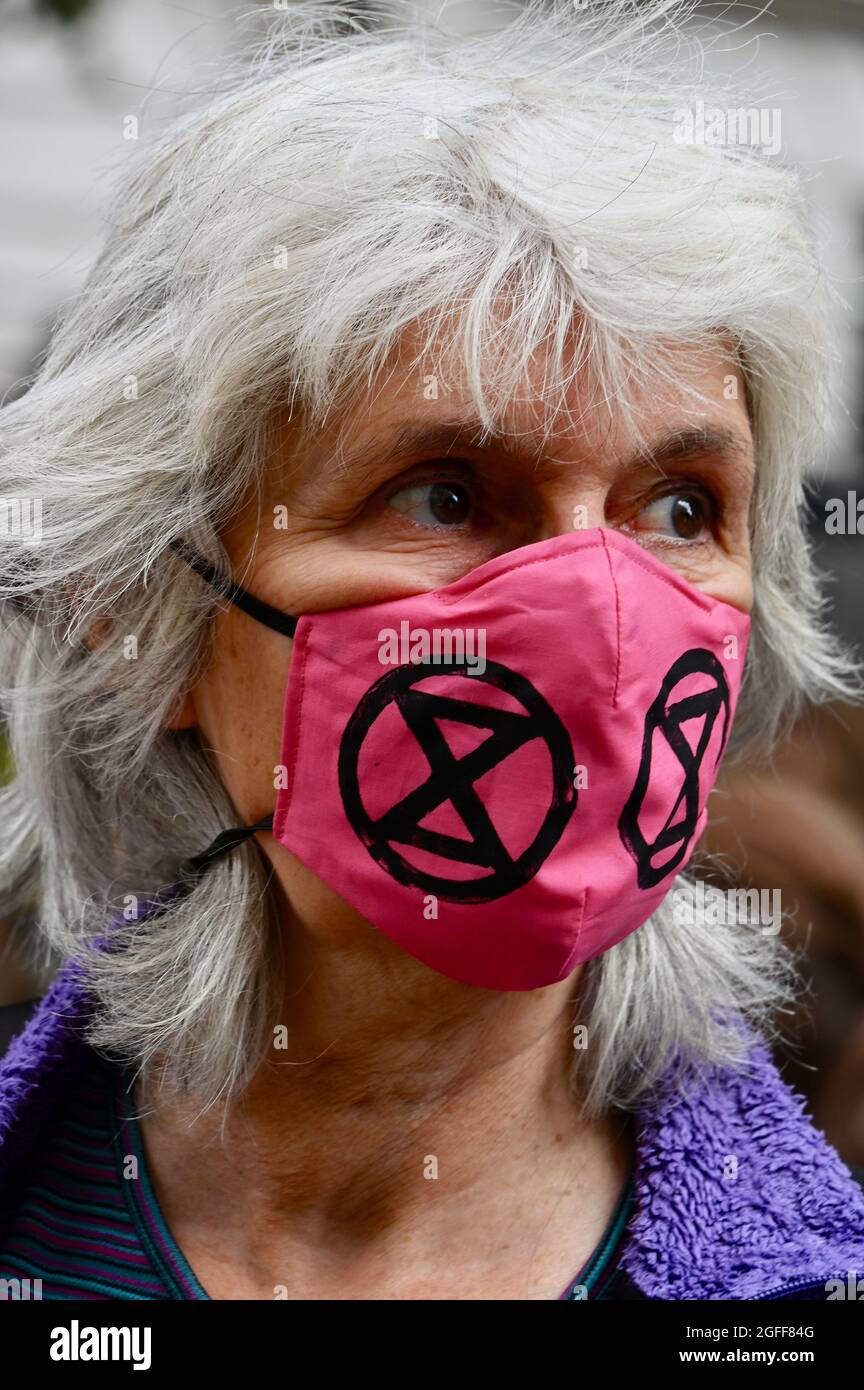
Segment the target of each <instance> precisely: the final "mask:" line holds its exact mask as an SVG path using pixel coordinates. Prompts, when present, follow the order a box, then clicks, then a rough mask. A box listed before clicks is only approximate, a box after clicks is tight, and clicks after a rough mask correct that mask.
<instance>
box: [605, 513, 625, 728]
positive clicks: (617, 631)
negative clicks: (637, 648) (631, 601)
mask: <svg viewBox="0 0 864 1390" xmlns="http://www.w3.org/2000/svg"><path fill="white" fill-rule="evenodd" d="M603 549H604V550H605V552H606V563H607V564H608V566H609V578H610V579H611V580H612V589H613V591H614V593H615V657H616V660H615V683H614V685H613V687H612V708H613V709H617V708H618V690H619V687H620V682H621V594H620V591H619V589H618V581H617V580H616V578H615V570H614V569H613V567H612V556H611V555H610V554H609V546H608V545H607V544H606V542H605V541H604V542H603Z"/></svg>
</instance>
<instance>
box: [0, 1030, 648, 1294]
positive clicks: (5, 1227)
mask: <svg viewBox="0 0 864 1390" xmlns="http://www.w3.org/2000/svg"><path fill="white" fill-rule="evenodd" d="M131 1082H132V1073H131V1072H130V1071H128V1070H124V1068H122V1067H121V1066H119V1065H116V1064H112V1063H110V1062H108V1061H106V1060H104V1059H103V1058H100V1057H98V1056H97V1055H96V1054H95V1053H94V1054H93V1055H92V1060H91V1061H89V1062H88V1065H87V1066H86V1068H85V1069H84V1071H83V1072H82V1073H81V1075H80V1076H79V1078H78V1080H77V1081H76V1083H75V1084H74V1086H73V1087H71V1088H70V1092H69V1094H68V1095H67V1097H66V1098H65V1100H64V1102H63V1104H62V1106H61V1107H59V1108H58V1110H57V1112H56V1113H55V1114H54V1116H53V1117H52V1122H51V1124H50V1128H49V1130H48V1132H47V1134H46V1135H45V1136H44V1137H43V1138H42V1140H41V1142H40V1144H39V1145H38V1146H37V1148H36V1150H35V1152H34V1155H33V1157H32V1158H31V1159H30V1161H29V1162H28V1163H27V1164H26V1165H24V1166H23V1168H22V1171H21V1172H19V1173H18V1174H17V1176H16V1178H15V1180H14V1181H13V1182H12V1183H10V1184H9V1186H8V1188H7V1191H6V1193H5V1195H4V1197H3V1199H2V1207H0V1281H3V1280H6V1281H19V1280H20V1281H22V1282H21V1284H18V1285H16V1284H15V1283H12V1284H9V1283H7V1284H6V1285H5V1286H4V1285H3V1284H2V1283H0V1300H2V1299H3V1298H4V1297H6V1298H9V1297H13V1298H14V1297H16V1296H21V1297H27V1296H30V1297H41V1298H43V1299H136V1300H141V1299H144V1300H154V1299H163V1300H164V1299H208V1297H209V1296H208V1294H207V1293H206V1291H205V1290H204V1289H203V1288H202V1287H201V1285H200V1283H199V1282H198V1280H197V1278H196V1277H195V1274H194V1272H193V1271H192V1269H191V1268H190V1266H189V1264H188V1263H187V1261H186V1259H185V1258H184V1256H183V1253H182V1251H181V1250H180V1249H179V1248H178V1246H177V1244H176V1242H175V1241H174V1239H173V1238H172V1236H171V1233H170V1231H169V1230H168V1227H167V1225H166V1223H165V1219H164V1217H163V1216H162V1213H161V1211H160V1209H159V1204H158V1202H157V1200H156V1197H155V1194H154V1192H153V1188H152V1186H151V1182H150V1177H149V1174H148V1172H147V1165H146V1162H145V1156H144V1147H143V1143H142V1138H141V1131H140V1128H139V1125H138V1122H137V1120H136V1118H135V1115H134V1111H133V1105H132V1085H131ZM136 1175H137V1176H136ZM632 1196H633V1192H632V1180H631V1181H628V1183H627V1184H626V1185H625V1188H624V1190H623V1191H622V1194H621V1197H620V1198H619V1200H618V1203H617V1206H616V1208H615V1211H614V1212H613V1214H612V1217H611V1219H610V1221H609V1224H608V1225H607V1228H606V1230H605V1231H604V1233H603V1236H602V1237H601V1239H600V1241H599V1242H598V1244H597V1246H596V1248H595V1249H594V1251H593V1252H592V1254H591V1256H590V1258H589V1260H588V1261H587V1262H586V1263H585V1264H584V1265H583V1267H582V1269H581V1270H580V1271H579V1273H578V1274H577V1275H576V1276H575V1278H574V1279H573V1280H572V1281H571V1282H570V1284H568V1286H567V1288H566V1289H565V1291H564V1293H562V1294H561V1295H560V1298H561V1299H567V1300H572V1301H575V1300H578V1299H586V1298H587V1299H589V1300H593V1299H597V1298H602V1297H603V1291H604V1289H606V1288H608V1287H609V1281H610V1279H611V1278H612V1276H613V1275H614V1273H615V1270H616V1267H617V1260H618V1255H619V1254H620V1250H621V1246H622V1242H623V1238H624V1234H625V1230H626V1224H627V1220H628V1218H629V1214H630V1209H631V1204H632ZM26 1280H30V1285H29V1289H28V1287H27V1286H26V1284H24V1282H23V1281H26ZM37 1280H38V1281H41V1285H40V1284H37V1283H36V1282H35V1281H37ZM16 1290H17V1291H16Z"/></svg>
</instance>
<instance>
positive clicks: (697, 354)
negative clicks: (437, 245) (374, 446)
mask: <svg viewBox="0 0 864 1390" xmlns="http://www.w3.org/2000/svg"><path fill="white" fill-rule="evenodd" d="M581 346H582V345H581V343H580V341H579V339H578V338H577V337H576V336H575V335H574V338H573V339H572V340H571V342H570V343H568V344H567V345H565V347H564V349H563V351H560V352H558V353H557V354H556V353H553V352H552V351H551V350H550V349H548V348H543V347H541V348H540V349H537V350H536V351H534V352H533V353H532V354H531V358H530V360H529V361H528V362H527V363H526V365H525V368H524V370H523V371H522V373H521V374H520V376H519V378H518V380H516V381H515V383H513V384H510V383H506V382H501V383H499V381H498V379H497V378H498V371H497V363H496V362H495V361H494V360H491V354H487V358H486V363H485V364H482V363H481V373H482V381H483V390H482V399H478V393H477V389H476V384H475V382H473V381H472V376H471V371H470V369H469V366H468V364H467V363H466V361H465V357H464V354H463V352H462V350H461V343H460V341H459V340H458V337H457V338H456V339H455V340H454V339H452V338H451V340H450V342H449V344H445V346H444V348H443V350H442V346H441V342H440V340H439V341H438V342H436V343H435V344H434V345H433V346H432V347H431V348H430V346H429V343H428V339H426V338H424V336H423V334H422V332H421V330H420V329H419V328H413V329H412V330H410V331H407V332H406V333H405V334H404V335H403V338H402V339H401V341H400V343H399V345H398V347H397V349H396V350H395V351H394V352H393V353H392V354H391V355H390V356H389V358H388V359H387V360H386V362H385V363H384V364H383V367H382V369H381V370H380V372H379V373H378V376H377V379H376V380H375V382H374V385H373V386H371V387H369V388H366V389H364V390H361V391H356V392H355V393H354V394H353V395H352V396H351V397H349V399H348V401H347V404H346V406H345V408H344V409H343V411H342V412H341V413H340V416H339V419H338V423H337V424H336V425H334V426H332V427H331V438H332V444H333V446H334V457H335V458H337V459H340V460H342V462H343V463H344V462H345V461H346V459H350V458H351V457H352V456H353V455H355V454H356V453H357V452H358V451H359V450H361V449H362V448H363V447H364V445H366V444H369V443H373V442H376V441H378V440H381V439H382V438H383V437H385V436H392V438H393V439H394V441H396V440H398V442H399V444H400V445H401V446H404V447H405V448H410V447H412V445H413V446H414V447H416V448H418V449H427V448H428V449H436V448H440V450H441V451H442V452H444V453H446V452H447V451H448V449H455V448H458V447H459V446H460V445H463V446H464V445H466V444H467V445H472V446H475V445H479V446H482V445H484V444H489V443H494V444H495V445H496V447H499V448H502V449H504V450H505V451H507V452H512V453H514V454H518V455H519V456H520V457H531V456H532V455H535V456H536V457H537V458H540V457H544V458H546V459H550V458H554V457H555V456H556V454H557V453H561V454H562V456H563V457H566V458H567V459H569V460H573V461H575V460H578V459H579V458H580V457H582V456H585V457H593V456H596V455H597V453H598V452H602V453H603V454H604V455H605V456H607V457H609V458H610V459H614V458H623V457H630V456H632V455H633V454H634V453H638V452H640V451H644V452H651V450H652V446H653V444H654V443H655V441H656V440H658V439H659V438H660V437H661V436H668V435H669V434H670V432H672V431H678V432H679V433H685V432H689V433H691V434H694V433H697V432H698V431H700V430H702V431H711V430H713V431H714V432H715V433H716V434H717V435H718V437H719V436H720V435H721V434H725V435H726V436H727V437H728V438H727V441H726V442H727V444H728V445H729V446H730V447H732V445H733V443H734V441H735V440H737V442H738V443H739V444H744V443H747V444H749V443H750V442H751V431H750V422H749V415H748V402H747V390H746V385H745V382H744V378H743V374H742V372H741V369H740V366H739V364H738V362H737V361H736V358H735V354H734V351H733V348H732V345H731V343H730V341H729V340H728V339H726V338H724V337H723V336H722V335H720V334H717V335H715V336H713V337H712V338H711V339H710V340H709V341H707V342H702V343H701V344H700V345H698V346H694V345H692V344H684V343H678V344H675V343H670V344H664V345H662V346H658V347H657V348H656V351H655V354H654V355H653V356H649V355H648V354H644V355H643V357H642V360H640V361H639V363H638V364H637V366H636V368H635V369H634V370H633V371H631V373H630V374H629V376H628V378H627V379H626V380H625V381H624V382H623V383H622V384H621V385H620V386H618V388H617V389H616V388H615V385H614V383H612V384H610V383H609V382H608V381H605V380H603V378H602V376H601V373H600V371H599V370H598V369H597V367H596V366H595V365H594V364H593V363H592V362H591V360H590V359H584V355H583V353H582V351H581ZM550 363H551V364H552V365H550ZM484 367H487V368H488V369H486V370H484ZM733 437H734V439H733Z"/></svg>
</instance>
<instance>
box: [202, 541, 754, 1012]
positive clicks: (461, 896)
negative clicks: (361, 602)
mask: <svg viewBox="0 0 864 1390" xmlns="http://www.w3.org/2000/svg"><path fill="white" fill-rule="evenodd" d="M176 548H177V549H179V550H180V551H181V553H182V554H183V555H184V557H185V558H186V559H187V561H188V562H189V563H190V564H191V565H192V566H193V567H194V568H195V569H196V571H197V572H198V573H199V574H201V575H202V576H203V577H204V578H206V579H207V580H208V581H209V582H211V583H213V584H215V585H216V586H217V587H218V588H220V589H221V590H222V592H223V593H226V594H227V596H228V597H229V598H230V599H231V600H232V602H234V603H236V604H237V605H238V606H240V607H241V608H243V609H244V610H245V611H246V612H248V613H250V614H251V616H253V617H255V618H257V619H258V620H259V621H261V622H264V623H266V624H267V626H269V627H272V628H275V629H276V630H277V631H279V632H282V633H285V634H287V635H293V637H294V650H293V655H292V659H291V668H290V672H289V676H288V685H287V690H286V695H285V708H284V722H283V735H282V752H281V767H280V769H279V770H278V776H279V782H278V785H279V791H278V795H277V800H276V810H275V814H274V815H273V817H272V818H271V817H268V818H267V819H266V820H264V821H261V822H259V823H258V825H256V826H245V827H241V828H240V829H238V830H231V831H226V832H224V833H223V835H220V836H219V838H218V840H217V841H215V842H214V844H213V845H211V846H210V849H209V850H207V851H205V853H204V854H202V855H198V856H196V858H195V859H193V860H192V861H191V864H192V868H193V870H194V871H195V872H196V873H200V872H202V871H203V870H204V868H206V866H207V865H208V864H209V863H210V862H212V860H213V859H214V858H215V857H216V856H217V855H218V854H220V853H223V852H224V851H225V850H227V849H230V848H233V847H234V846H235V845H236V844H238V843H240V842H241V840H242V839H244V838H245V837H246V836H248V835H251V834H253V833H254V832H255V831H256V830H259V829H269V828H271V822H272V831H273V835H274V836H275V838H276V839H277V840H278V841H279V843H280V844H282V845H284V846H285V847H286V848H287V849H289V850H290V851H291V852H292V853H293V854H295V855H296V856H297V858H298V859H300V860H302V862H303V863H304V864H305V865H306V866H307V867H308V868H309V869H311V870H312V872H313V873H314V874H316V875H317V876H318V877H319V878H320V879H322V880H323V881H324V882H325V883H327V884H328V885H329V886H330V887H331V888H333V889H334V890H335V891H336V892H337V893H339V894H340V895H341V896H342V897H343V898H344V899H345V900H346V902H348V903H350V904H351V905H352V906H353V907H355V908H356V909H357V911H358V912H359V913H361V914H362V916H363V917H365V918H366V920H367V921H369V922H371V923H372V924H373V925H374V926H376V927H377V928H378V929H379V930H380V931H382V932H384V934H385V935H386V936H388V937H389V938H390V939H391V940H392V941H394V942H396V944H397V945H399V946H401V947H402V949H403V950H405V951H408V952H409V953H410V954H411V955H413V956H416V957H417V959H418V960H421V961H423V962H424V963H425V964H426V965H428V966H430V967H431V968H432V969H433V970H437V971H439V972H440V973H441V974H443V975H447V976H449V977H451V978H452V979H455V980H461V981H463V982H464V983H466V984H471V985H480V986H484V987H485V988H487V989H507V990H510V989H513V990H522V989H536V988H537V987H538V986H542V985H550V984H554V983H555V982H556V981H558V980H562V979H564V978H565V977H566V976H567V975H568V974H569V973H570V972H571V971H572V970H573V969H574V968H575V967H576V966H577V965H579V964H580V963H581V962H583V961H586V960H590V959H591V958H592V957H593V956H596V955H599V954H600V953H601V952H602V951H607V950H608V949H609V947H610V946H614V945H615V944H616V942H618V941H621V939H622V938H623V937H625V936H627V935H628V934H629V933H630V932H632V931H635V930H636V928H637V927H638V926H640V925H641V924H642V923H643V922H644V921H645V920H646V919H647V918H648V917H649V916H650V915H651V913H652V912H653V911H654V910H655V908H656V907H657V906H658V905H659V903H660V902H661V901H662V899H663V898H664V897H665V895H666V893H667V892H668V891H669V889H670V887H671V886H672V883H673V881H674V878H675V875H676V874H677V873H678V872H680V870H681V869H683V867H684V866H685V864H686V863H687V861H688V859H689V857H690V855H691V853H692V851H693V848H694V845H695V844H696V841H697V840H698V839H699V836H700V835H701V833H702V831H703V829H704V826H705V821H706V814H707V813H706V801H707V798H708V793H709V792H710V790H711V787H712V785H713V783H714V779H715V777H716V773H717V767H718V764H719V761H720V757H721V754H722V752H723V750H724V747H725V745H726V741H727V738H728V734H729V727H730V724H731V722H732V717H733V715H734V712H735V704H736V701H737V697H738V691H739V689H740V685H741V675H742V671H743V667H744V658H745V654H746V647H747V640H748V636H749V630H750V620H749V618H748V617H747V616H746V615H745V614H743V613H741V612H740V611H739V610H738V609H736V608H733V607H731V606H730V605H729V604H727V603H723V602H721V601H719V600H717V599H713V598H709V597H707V596H706V595H705V594H703V593H701V592H700V591H699V590H698V589H695V588H694V587H693V586H692V585H691V584H689V583H687V581H686V580H684V579H682V578H680V576H679V575H677V574H676V573H675V572H674V571H672V570H671V569H669V568H667V566H666V565H664V564H663V563H661V562H660V561H659V560H657V559H655V558H654V556H653V555H651V554H649V553H648V552H647V551H646V550H644V549H643V548H642V547H641V546H639V545H638V544H636V542H634V541H632V540H630V539H629V538H627V537H626V536H623V535H622V534H621V533H619V532H617V531H612V530H606V529H602V528H597V529H593V530H587V531H578V532H573V533H572V534H569V535H566V536H560V537H556V538H554V539H552V540H548V541H542V542H540V543H538V544H536V545H529V546H525V547H523V548H522V549H519V550H515V551H511V552H510V553H509V554H507V555H502V556H501V557H499V558H498V559H495V560H490V561H489V562H488V563H486V564H484V565H481V566H480V567H479V568H478V569H475V570H472V571H471V573H470V574H467V575H465V576H464V577H463V578H462V579H459V580H457V581H456V583H455V584H449V585H447V587H446V588H443V589H436V590H433V591H432V592H430V593H425V594H419V595H416V596H412V597H409V598H401V599H396V600H393V601H391V602H386V603H376V604H370V605H367V606H364V607H359V608H345V609H338V610H331V611H329V612H324V613H312V614H308V615H304V616H302V617H299V618H296V619H295V618H293V617H291V616H290V615H287V614H284V613H281V612H280V611H279V610H278V609H274V608H271V607H270V606H269V605H267V604H264V603H262V602H261V601H260V600H258V599H255V598H254V597H253V596H252V595H250V594H248V593H247V592H246V591H245V590H243V589H241V588H240V587H239V586H236V585H230V586H229V585H226V583H225V581H224V580H223V579H221V578H220V577H219V576H218V575H217V573H216V572H215V571H214V570H213V569H212V567H211V566H209V565H208V564H207V563H206V562H205V561H203V560H201V559H200V558H199V557H197V556H195V555H193V554H192V553H191V552H189V551H188V550H187V549H186V548H185V547H183V546H182V545H179V544H178V545H177V546H176Z"/></svg>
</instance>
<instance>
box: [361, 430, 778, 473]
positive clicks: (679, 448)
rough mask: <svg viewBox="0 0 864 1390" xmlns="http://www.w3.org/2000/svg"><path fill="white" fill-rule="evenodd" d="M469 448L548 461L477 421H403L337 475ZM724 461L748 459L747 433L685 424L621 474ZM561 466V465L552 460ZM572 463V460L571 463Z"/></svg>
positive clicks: (631, 459) (634, 456)
mask: <svg viewBox="0 0 864 1390" xmlns="http://www.w3.org/2000/svg"><path fill="white" fill-rule="evenodd" d="M460 447H461V448H465V447H468V448H472V449H476V450H486V451H491V450H498V451H501V452H504V453H507V454H510V455H511V456H513V457H515V458H518V459H523V460H527V459H530V460H532V461H534V462H535V463H539V462H541V461H542V460H543V458H544V457H545V458H547V459H550V460H551V459H552V455H551V454H550V453H549V452H548V450H547V449H546V448H545V447H543V446H541V447H539V448H538V447H537V445H536V444H535V445H532V444H529V443H528V442H527V441H526V440H524V439H520V438H519V437H518V436H515V435H513V434H508V433H504V432H499V431H489V430H485V431H484V429H483V427H482V424H481V422H480V421H479V420H474V419H471V420H451V421H435V422H434V423H432V422H430V421H428V420H424V421H416V422H412V421H407V422H406V421H403V422H402V423H400V424H399V425H396V426H394V428H393V429H392V430H391V431H390V432H389V433H388V434H386V435H383V436H382V437H380V438H378V439H373V440H367V441H366V442H365V443H364V444H362V445H358V446H356V447H355V448H354V449H351V450H349V451H345V452H341V453H340V454H338V456H337V457H338V462H339V469H340V471H341V470H342V469H344V470H345V471H350V472H351V473H352V474H354V475H355V476H356V475H357V474H361V475H362V474H363V473H366V472H367V471H368V472H370V473H372V472H375V471H377V470H378V469H379V468H380V466H381V464H382V463H383V462H384V461H385V460H387V459H394V458H395V459H400V458H402V459H404V458H405V457H406V456H410V455H411V454H412V453H432V452H436V453H438V454H439V456H441V457H446V456H447V455H448V454H449V453H451V452H452V451H453V450H454V449H458V448H460ZM708 456H713V457H718V456H719V457H726V458H729V459H737V460H751V459H752V457H753V441H752V438H751V437H750V435H749V434H747V435H745V434H743V433H742V432H741V431H739V430H734V429H729V428H728V427H726V426H720V425H688V426H683V427H681V428H678V429H672V430H667V431H666V432H665V433H664V434H662V435H660V436H659V437H658V438H657V439H655V440H654V441H653V442H652V443H651V444H650V445H646V446H645V447H643V448H642V449H637V450H635V451H634V452H633V453H631V454H630V455H629V456H628V457H626V458H623V459H622V460H621V463H622V464H623V466H624V468H625V469H626V470H630V469H636V468H637V467H639V466H644V464H646V463H648V464H653V465H654V466H657V467H661V468H662V467H663V465H664V464H672V463H675V462H677V461H680V460H682V459H688V458H698V457H703V458H705V457H708ZM556 461H557V462H562V463H563V462H564V460H556ZM573 462H576V460H573Z"/></svg>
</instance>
